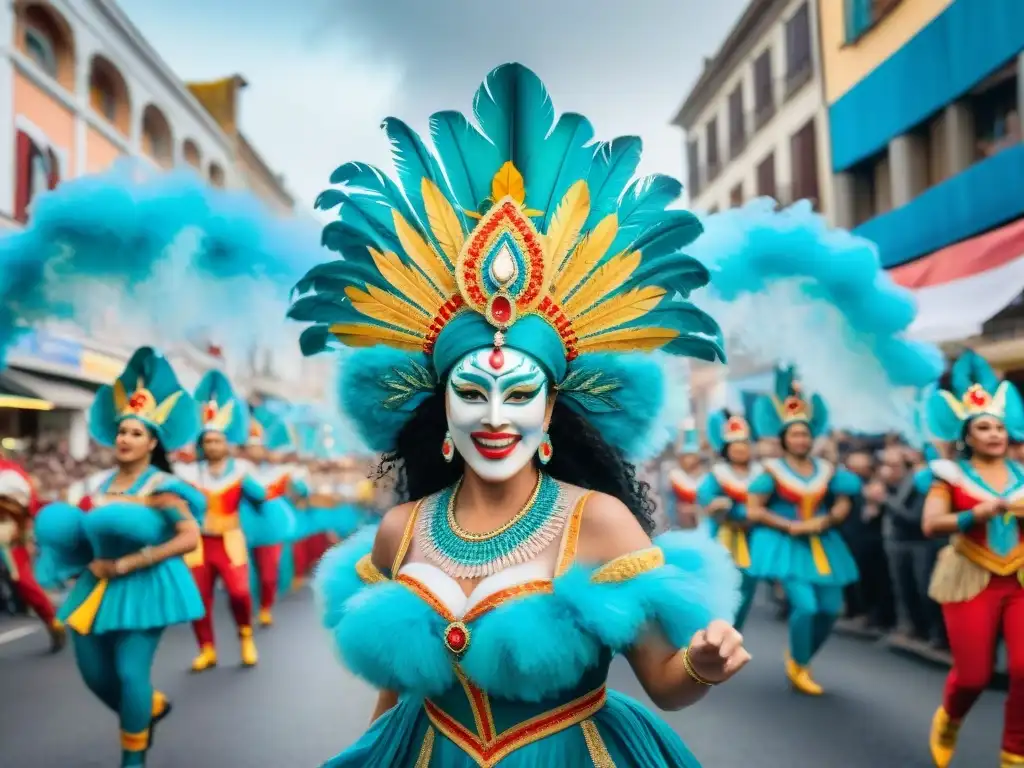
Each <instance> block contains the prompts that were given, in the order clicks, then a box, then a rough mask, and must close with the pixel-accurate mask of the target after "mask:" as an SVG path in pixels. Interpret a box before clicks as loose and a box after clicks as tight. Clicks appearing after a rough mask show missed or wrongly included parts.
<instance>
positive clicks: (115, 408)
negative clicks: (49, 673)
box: [36, 348, 205, 766]
mask: <svg viewBox="0 0 1024 768" xmlns="http://www.w3.org/2000/svg"><path fill="white" fill-rule="evenodd" d="M198 426H199V425H198V421H197V419H196V410H195V404H194V403H193V401H192V398H191V397H189V395H188V393H186V392H185V391H184V390H182V388H181V387H180V385H179V384H178V380H177V378H176V377H175V375H174V371H173V370H172V369H171V366H170V364H169V363H168V362H167V360H166V359H165V358H164V357H162V356H161V355H159V354H158V353H156V352H154V351H153V350H152V349H149V348H143V349H140V350H138V351H137V352H136V353H135V354H134V355H133V356H132V358H131V360H129V362H128V366H127V368H126V369H125V371H124V373H122V374H121V377H120V378H119V379H118V380H117V381H116V382H115V383H114V385H113V386H104V387H101V388H100V390H99V392H98V393H97V395H96V400H95V401H94V402H93V405H92V410H91V411H90V414H89V428H90V431H91V433H92V437H93V439H94V440H96V441H97V442H98V443H100V444H102V445H106V446H113V448H114V456H115V459H116V461H117V468H116V469H114V470H111V471H109V472H108V473H107V477H106V478H105V479H104V480H103V481H102V483H101V484H100V487H99V491H98V492H97V493H94V494H93V495H92V496H91V505H92V508H91V510H90V511H89V512H88V513H86V512H83V511H82V510H81V509H78V508H75V507H71V506H70V505H68V504H64V503H57V504H51V505H50V506H48V507H46V508H45V509H43V510H42V511H41V512H40V514H39V519H38V522H37V526H36V530H37V536H38V539H39V544H40V546H41V547H45V548H48V549H49V550H50V554H51V555H52V557H53V558H54V560H55V562H56V563H57V565H58V566H59V568H60V569H61V570H62V571H63V572H64V573H67V574H69V575H77V581H76V582H75V586H74V588H73V589H72V590H71V593H70V595H69V596H68V598H67V600H66V602H65V603H64V605H63V606H62V607H61V609H60V612H59V614H58V615H59V617H60V618H61V619H62V620H63V621H64V622H65V623H66V625H67V628H68V629H69V630H70V633H71V642H72V646H73V647H74V651H75V660H76V661H77V663H78V670H79V672H80V673H81V675H82V679H83V680H84V681H85V684H86V685H87V686H88V687H89V690H91V691H92V692H93V693H94V694H96V696H97V697H98V698H99V699H100V701H102V702H103V703H104V704H105V705H106V706H108V707H109V708H110V709H111V710H113V711H114V712H116V713H117V714H118V716H119V718H120V721H121V765H122V766H141V765H144V764H145V762H146V753H147V751H148V749H149V748H150V746H151V743H152V731H153V727H154V726H155V725H156V723H158V722H159V721H160V720H161V719H163V718H164V717H166V716H167V714H168V713H169V712H170V710H171V704H170V701H168V699H167V697H166V696H164V695H163V694H162V693H161V692H159V691H157V690H155V689H154V688H153V684H152V682H151V670H152V665H153V658H154V656H155V654H156V650H157V646H158V645H159V643H160V638H161V636H162V634H163V631H164V629H165V628H166V627H169V626H171V625H172V624H181V623H185V622H189V621H194V620H196V619H198V618H199V617H201V616H202V615H203V601H202V599H201V598H200V596H199V591H198V590H197V589H196V585H195V583H194V582H193V580H192V575H191V574H190V573H189V569H188V566H186V565H185V562H184V560H183V559H182V556H183V555H185V554H187V553H188V552H191V551H192V550H193V549H195V548H196V546H197V545H198V543H199V528H198V525H197V523H196V521H197V519H201V517H202V514H203V512H204V504H205V501H204V499H203V497H202V495H200V494H198V493H196V492H195V490H194V489H192V488H190V487H189V486H188V485H187V484H186V483H184V482H182V481H181V480H179V479H178V478H176V477H174V476H173V475H172V474H171V473H170V466H169V465H168V462H167V454H166V451H168V450H174V449H175V448H179V447H180V446H182V445H184V444H186V443H187V442H189V441H190V440H193V439H194V438H195V435H196V431H197V430H198Z"/></svg>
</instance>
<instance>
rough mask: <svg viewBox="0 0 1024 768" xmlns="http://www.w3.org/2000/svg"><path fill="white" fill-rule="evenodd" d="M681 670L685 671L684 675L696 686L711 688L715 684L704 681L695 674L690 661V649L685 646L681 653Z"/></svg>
mask: <svg viewBox="0 0 1024 768" xmlns="http://www.w3.org/2000/svg"><path fill="white" fill-rule="evenodd" d="M683 669H685V670H686V674H688V675H689V676H690V679H691V680H693V682H695V683H697V684H698V685H703V686H704V687H705V688H711V687H713V686H714V685H715V684H714V683H712V682H711V681H710V680H705V679H704V678H703V677H701V676H700V675H698V674H697V672H696V670H694V668H693V662H692V661H690V647H689V646H687V647H686V650H685V651H683Z"/></svg>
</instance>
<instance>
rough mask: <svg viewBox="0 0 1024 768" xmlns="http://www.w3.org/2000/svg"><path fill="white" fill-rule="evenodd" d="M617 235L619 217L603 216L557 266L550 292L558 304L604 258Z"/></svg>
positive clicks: (612, 215) (613, 215)
mask: <svg viewBox="0 0 1024 768" xmlns="http://www.w3.org/2000/svg"><path fill="white" fill-rule="evenodd" d="M618 233H619V217H618V216H616V215H615V214H614V213H612V214H610V215H608V216H605V217H604V218H603V219H601V221H600V222H599V223H598V225H597V226H596V227H594V228H593V229H592V230H591V231H590V232H588V233H587V234H586V236H585V237H584V238H583V240H581V241H580V243H579V245H577V246H576V248H575V249H573V251H572V255H571V256H567V257H566V258H565V259H563V260H562V263H561V264H559V265H558V269H557V276H556V277H555V285H554V288H553V290H552V293H553V294H554V296H555V300H556V301H557V302H558V303H559V304H561V303H562V302H564V301H565V300H566V298H567V297H568V296H569V294H570V293H572V292H573V290H575V289H576V288H578V287H579V284H580V283H582V282H583V281H584V280H585V279H586V278H587V275H589V274H590V271H591V270H592V269H593V268H594V267H596V266H597V265H598V263H599V262H600V261H601V259H603V258H604V256H605V254H606V253H608V249H609V248H610V247H611V245H612V242H613V241H614V240H615V236H616V235H617V234H618Z"/></svg>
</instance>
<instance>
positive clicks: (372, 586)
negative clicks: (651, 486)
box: [316, 485, 739, 768]
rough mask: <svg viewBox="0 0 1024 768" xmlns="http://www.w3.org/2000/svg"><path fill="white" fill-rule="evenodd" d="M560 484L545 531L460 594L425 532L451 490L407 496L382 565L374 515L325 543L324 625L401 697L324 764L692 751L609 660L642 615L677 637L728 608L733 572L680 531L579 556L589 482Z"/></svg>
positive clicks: (628, 761) (671, 758)
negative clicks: (611, 683)
mask: <svg viewBox="0 0 1024 768" xmlns="http://www.w3.org/2000/svg"><path fill="white" fill-rule="evenodd" d="M559 491H560V493H559V494H558V496H557V499H556V500H555V501H554V502H553V504H554V509H553V510H552V512H551V516H550V518H549V521H548V523H549V525H550V531H549V532H550V536H549V537H548V539H549V541H548V543H547V544H546V546H543V547H542V548H540V549H539V550H538V551H536V552H534V553H532V556H531V557H530V558H529V559H528V560H527V561H525V562H521V563H517V564H514V565H509V566H507V567H505V568H503V569H502V570H499V571H498V572H497V573H494V574H493V575H490V576H487V577H485V578H484V579H483V580H481V581H479V582H478V583H477V584H476V586H475V587H474V588H473V590H472V591H471V593H470V594H469V595H467V594H466V593H465V592H464V591H463V588H462V587H461V586H460V584H459V582H458V581H456V580H455V579H454V578H453V577H452V576H449V575H448V574H447V573H446V572H445V571H444V570H442V569H441V568H440V567H439V565H438V558H437V557H436V553H435V552H434V548H433V547H432V546H431V544H430V542H429V541H428V540H425V534H426V533H427V532H428V531H429V530H430V529H431V526H432V525H433V524H434V523H435V522H436V521H437V520H438V516H439V515H441V516H443V515H445V513H446V509H447V499H448V498H449V497H450V495H451V493H452V490H451V489H449V490H448V491H445V492H442V493H441V494H438V495H436V496H432V497H429V498H427V499H425V500H424V501H422V502H420V504H419V505H417V507H416V510H415V512H414V513H413V515H412V517H411V519H410V521H409V524H408V526H407V527H406V531H405V535H404V537H403V540H402V543H401V546H400V548H399V552H398V556H397V557H396V558H395V561H394V563H393V566H392V568H391V570H390V574H389V573H385V572H383V571H381V570H379V569H378V568H376V567H375V566H374V565H373V563H372V562H371V560H370V556H369V550H370V547H371V544H372V540H373V533H374V532H373V531H372V530H365V531H363V532H361V533H359V534H357V535H356V536H355V537H353V538H352V539H350V540H349V541H348V542H346V543H344V544H342V545H339V546H338V547H336V548H335V549H333V550H332V551H331V552H330V553H329V554H328V555H327V557H326V558H325V561H324V564H323V566H322V568H321V570H320V572H319V574H318V578H317V583H316V586H317V589H318V591H319V593H320V596H321V598H322V600H323V602H322V604H323V606H324V624H325V625H326V626H327V627H328V628H329V629H330V631H331V633H332V635H333V639H334V641H335V643H336V645H337V647H338V649H339V651H340V653H341V657H342V659H343V660H344V662H345V664H346V665H347V666H348V667H349V668H350V669H352V670H353V671H354V672H356V673H357V674H359V675H360V676H362V677H363V678H365V679H366V680H367V681H369V682H370V683H372V684H373V685H374V686H376V687H378V688H381V689H389V690H394V691H397V692H399V695H400V699H399V703H398V704H397V706H395V707H394V708H393V709H391V710H390V711H388V712H387V713H385V714H384V715H383V716H382V717H381V718H379V719H378V720H377V721H376V722H375V723H374V724H373V726H372V727H371V728H370V730H369V731H367V732H366V734H364V735H363V736H362V737H361V738H360V739H359V740H358V741H357V742H356V743H355V744H353V745H352V746H350V747H349V748H348V749H346V750H345V751H344V752H342V753H341V754H340V755H338V756H337V757H335V758H333V759H332V760H329V761H328V762H327V763H325V766H327V767H328V768H348V767H349V766H352V768H355V767H356V766H358V767H359V768H402V766H408V767H409V768H431V767H432V768H442V767H443V768H471V767H472V766H498V765H500V766H503V767H504V766H507V767H509V768H515V767H523V768H525V767H526V766H566V768H569V767H570V766H587V765H593V766H618V767H619V768H630V767H635V768H665V767H666V766H668V767H669V768H695V767H697V766H699V763H698V761H697V759H696V758H695V757H694V756H693V755H692V754H691V752H690V751H689V749H688V748H687V747H686V745H685V744H684V743H683V742H682V740H681V739H680V738H679V737H678V736H677V735H676V734H675V733H674V732H673V731H672V730H671V729H670V728H669V727H668V726H667V725H665V724H664V723H663V722H662V721H661V720H660V719H658V718H657V717H656V716H655V715H653V714H651V713H650V712H648V711H647V710H646V709H645V708H644V707H643V706H642V705H640V704H639V703H637V702H636V701H634V700H632V699H630V698H629V697H627V696H624V695H622V694H620V693H618V692H615V691H610V690H608V689H607V687H606V679H607V673H608V667H609V664H610V662H611V660H612V658H613V657H614V656H615V654H616V653H618V652H620V651H622V650H624V649H625V648H627V647H629V646H630V645H631V644H632V643H633V642H634V641H635V640H636V638H637V637H638V636H639V635H640V633H641V632H642V631H643V628H644V626H645V625H647V624H648V622H656V623H658V624H659V625H660V626H661V628H662V629H663V631H664V632H665V634H666V635H667V636H668V637H669V639H670V640H671V641H672V642H673V643H675V644H676V645H677V646H679V647H682V646H685V645H686V644H687V643H688V642H689V640H690V638H691V637H692V634H693V632H695V631H696V630H697V629H699V628H700V627H702V626H705V625H706V623H707V622H708V621H709V620H710V619H711V618H714V617H715V616H717V615H722V616H729V615H731V612H732V611H733V610H734V609H735V605H736V601H737V587H738V581H739V577H738V573H737V572H736V570H735V568H734V567H733V565H732V563H731V561H730V558H729V556H728V554H727V553H726V552H725V550H724V549H723V548H722V547H721V546H720V545H719V544H717V543H716V542H714V541H712V540H711V539H709V538H708V537H707V536H706V535H702V534H700V533H691V532H674V533H669V534H666V535H664V536H661V537H659V538H658V539H656V540H655V546H653V547H651V548H649V549H645V550H643V551H640V552H635V553H632V554H628V555H625V556H623V557H620V558H617V559H616V560H613V561H612V562H610V563H607V564H604V565H602V566H600V567H591V566H588V565H585V564H582V563H579V562H577V560H576V548H577V538H578V535H579V530H580V522H581V519H582V515H583V510H584V507H585V504H586V500H587V498H588V494H587V493H586V492H584V491H583V490H581V489H579V488H574V487H571V486H564V485H560V487H559ZM391 574H393V576H392V575H391Z"/></svg>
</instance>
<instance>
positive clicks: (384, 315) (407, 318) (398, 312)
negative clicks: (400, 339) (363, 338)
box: [345, 285, 429, 336]
mask: <svg viewBox="0 0 1024 768" xmlns="http://www.w3.org/2000/svg"><path fill="white" fill-rule="evenodd" d="M367 290H368V291H369V293H365V292H363V291H361V290H360V289H359V288H353V287H351V286H350V287H348V288H346V289H345V295H346V296H347V297H348V299H349V301H351V302H352V308H353V309H354V310H356V311H357V312H359V313H360V314H363V315H366V316H367V317H369V318H371V319H373V320H376V321H377V322H379V323H387V324H388V325H392V326H394V327H396V328H398V329H400V330H403V331H405V332H406V333H410V334H415V335H419V336H425V335H426V331H427V327H428V325H429V320H424V319H422V318H423V315H420V316H419V317H417V316H416V314H415V313H414V312H412V307H411V306H410V305H409V304H406V303H405V302H404V301H402V300H401V299H399V298H396V297H394V296H392V295H391V294H389V293H385V292H384V291H381V290H380V289H378V288H374V287H373V286H372V285H369V286H367Z"/></svg>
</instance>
